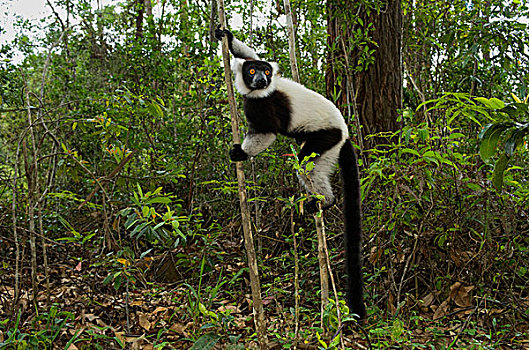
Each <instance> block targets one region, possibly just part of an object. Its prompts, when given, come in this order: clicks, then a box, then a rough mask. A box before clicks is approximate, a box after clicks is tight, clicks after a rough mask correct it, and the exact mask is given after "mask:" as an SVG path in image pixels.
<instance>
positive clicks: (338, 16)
mask: <svg viewBox="0 0 529 350" xmlns="http://www.w3.org/2000/svg"><path fill="white" fill-rule="evenodd" d="M327 6H328V14H329V18H328V25H327V32H328V34H329V36H328V39H327V44H328V47H329V48H330V49H329V53H328V56H327V71H326V83H327V96H328V97H330V98H331V99H334V100H335V103H336V104H337V105H338V107H339V108H340V110H341V111H342V113H343V114H344V115H345V116H347V117H349V118H350V117H351V113H353V114H354V115H355V117H357V118H358V119H359V121H360V124H361V125H362V126H363V130H362V134H363V135H371V134H377V133H381V132H387V131H396V130H397V129H398V127H399V126H398V123H397V117H398V110H399V109H400V108H401V107H402V57H401V56H402V55H401V43H402V10H401V2H400V1H395V0H388V1H385V2H383V3H382V4H380V8H379V9H376V6H377V5H376V4H375V5H373V8H367V7H366V6H365V5H363V4H360V5H359V4H357V3H354V2H350V1H345V0H328V2H327ZM358 30H360V32H362V33H364V37H362V38H360V39H359V38H358V36H357V33H359V31H358ZM331 48H334V49H331ZM366 50H367V51H368V52H371V51H372V53H370V54H367V55H366ZM351 72H354V75H353V74H352V73H351ZM333 97H334V98H333ZM351 107H352V108H351ZM364 141H366V142H369V143H368V147H373V146H375V145H376V144H379V143H382V142H385V139H384V138H382V137H375V138H370V139H368V140H364Z"/></svg>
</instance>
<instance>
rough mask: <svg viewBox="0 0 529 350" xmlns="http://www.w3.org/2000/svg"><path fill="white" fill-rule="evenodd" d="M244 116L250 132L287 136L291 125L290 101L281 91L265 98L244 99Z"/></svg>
mask: <svg viewBox="0 0 529 350" xmlns="http://www.w3.org/2000/svg"><path fill="white" fill-rule="evenodd" d="M244 114H245V115H246V120H248V124H249V129H250V130H249V132H253V133H263V134H265V133H275V134H277V133H280V134H282V135H286V134H287V130H288V126H289V124H290V114H291V109H290V101H289V100H288V97H287V96H286V95H285V94H284V93H282V92H279V91H274V92H273V93H272V94H271V95H270V96H268V97H264V98H244Z"/></svg>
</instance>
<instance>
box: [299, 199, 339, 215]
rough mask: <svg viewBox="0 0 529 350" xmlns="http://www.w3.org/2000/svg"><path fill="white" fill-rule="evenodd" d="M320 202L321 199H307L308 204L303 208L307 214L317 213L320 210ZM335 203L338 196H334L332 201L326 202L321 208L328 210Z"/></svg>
mask: <svg viewBox="0 0 529 350" xmlns="http://www.w3.org/2000/svg"><path fill="white" fill-rule="evenodd" d="M318 202H319V201H318V200H317V199H314V198H311V199H309V200H308V201H307V204H305V206H304V208H303V209H304V211H305V214H307V215H311V214H316V213H317V212H318ZM335 203H336V198H333V199H332V201H330V202H329V203H325V204H324V205H323V207H322V208H321V209H322V210H327V209H329V208H330V207H332V206H333V205H334V204H335Z"/></svg>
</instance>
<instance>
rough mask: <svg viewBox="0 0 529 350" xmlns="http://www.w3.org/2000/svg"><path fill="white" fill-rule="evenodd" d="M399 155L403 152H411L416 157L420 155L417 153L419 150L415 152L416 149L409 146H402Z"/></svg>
mask: <svg viewBox="0 0 529 350" xmlns="http://www.w3.org/2000/svg"><path fill="white" fill-rule="evenodd" d="M400 153H401V155H402V154H403V153H411V154H413V155H415V156H417V157H420V156H421V155H420V154H419V152H417V151H416V150H414V149H411V148H403V149H402V150H401V151H400Z"/></svg>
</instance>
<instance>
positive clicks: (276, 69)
mask: <svg viewBox="0 0 529 350" xmlns="http://www.w3.org/2000/svg"><path fill="white" fill-rule="evenodd" d="M268 63H270V65H271V66H272V75H281V72H280V71H279V65H278V64H277V63H275V62H268Z"/></svg>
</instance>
